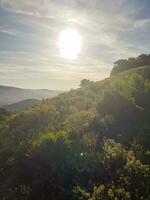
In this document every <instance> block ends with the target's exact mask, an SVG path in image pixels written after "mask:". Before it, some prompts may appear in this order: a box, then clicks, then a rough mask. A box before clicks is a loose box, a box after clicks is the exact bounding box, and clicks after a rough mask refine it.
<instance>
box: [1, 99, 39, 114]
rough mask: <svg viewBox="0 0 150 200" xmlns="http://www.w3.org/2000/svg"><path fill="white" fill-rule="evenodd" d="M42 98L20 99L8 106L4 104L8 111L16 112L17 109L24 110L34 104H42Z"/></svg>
mask: <svg viewBox="0 0 150 200" xmlns="http://www.w3.org/2000/svg"><path fill="white" fill-rule="evenodd" d="M40 102H41V101H40V100H37V99H26V100H23V101H19V102H18V103H14V104H10V105H7V106H4V108H5V109H6V110H8V111H12V112H16V111H22V110H25V109H27V108H31V107H32V106H33V105H38V104H40Z"/></svg>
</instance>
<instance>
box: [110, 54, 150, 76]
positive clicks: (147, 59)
mask: <svg viewBox="0 0 150 200" xmlns="http://www.w3.org/2000/svg"><path fill="white" fill-rule="evenodd" d="M141 66H150V55H146V54H142V55H140V56H138V57H137V58H128V59H121V60H118V61H116V62H115V63H114V67H113V69H112V71H111V75H115V74H117V73H119V72H122V71H125V70H129V69H132V68H137V67H141Z"/></svg>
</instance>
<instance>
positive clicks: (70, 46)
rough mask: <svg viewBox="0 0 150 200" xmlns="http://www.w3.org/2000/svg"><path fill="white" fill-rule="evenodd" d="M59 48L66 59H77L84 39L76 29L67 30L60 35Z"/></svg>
mask: <svg viewBox="0 0 150 200" xmlns="http://www.w3.org/2000/svg"><path fill="white" fill-rule="evenodd" d="M58 46H59V49H60V54H61V56H62V57H64V58H68V59H76V58H77V57H78V55H79V53H80V52H81V46H82V37H81V35H80V34H79V33H78V32H77V31H76V30H74V29H66V30H64V31H62V32H61V33H60V36H59V41H58Z"/></svg>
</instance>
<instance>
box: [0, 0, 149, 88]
mask: <svg viewBox="0 0 150 200" xmlns="http://www.w3.org/2000/svg"><path fill="white" fill-rule="evenodd" d="M149 11H150V0H92V1H91V0H36V1H31V0H26V1H23V0H0V85H12V86H17V87H23V88H48V89H61V90H68V89H70V88H75V87H77V86H78V85H79V82H80V80H82V79H83V78H88V79H90V80H101V79H104V78H105V77H108V76H109V73H110V70H111V68H112V66H113V62H114V61H116V60H117V59H120V58H127V57H133V56H137V55H139V54H141V53H150V51H149V50H150V42H149V39H150V12H149ZM66 28H73V29H76V30H77V31H78V32H79V33H80V34H81V36H82V38H83V45H82V51H81V54H80V56H79V57H78V59H75V60H71V59H65V58H62V57H61V56H60V52H59V49H58V45H57V43H58V38H59V34H60V33H61V31H63V30H65V29H66Z"/></svg>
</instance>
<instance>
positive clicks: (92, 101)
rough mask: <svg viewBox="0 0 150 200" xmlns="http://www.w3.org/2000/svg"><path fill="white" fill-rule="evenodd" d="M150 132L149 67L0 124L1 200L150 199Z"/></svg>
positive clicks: (92, 85) (62, 96)
mask: <svg viewBox="0 0 150 200" xmlns="http://www.w3.org/2000/svg"><path fill="white" fill-rule="evenodd" d="M149 131H150V68H149V67H141V68H136V69H133V70H128V71H124V72H121V73H118V74H116V75H115V76H111V77H110V78H107V79H105V80H103V81H99V82H90V81H87V82H86V83H85V84H84V85H81V87H80V88H79V89H76V90H71V91H70V92H66V93H62V94H59V95H58V96H57V97H54V98H52V99H47V100H44V101H42V103H41V104H40V105H39V106H36V107H33V108H31V109H28V110H25V111H24V112H21V113H18V114H13V115H11V116H10V117H7V119H6V120H5V122H4V123H2V124H1V125H0V157H1V162H0V169H1V170H0V191H1V193H0V199H5V200H9V199H12V200H13V199H17V200H19V199H22V200H32V199H36V200H38V199H39V200H66V199H73V200H80V199H84V200H100V199H103V200H104V199H106V200H133V199H134V200H139V199H144V200H148V199H149V197H150V196H149V190H150V151H149V150H150V142H149V141H150V135H149Z"/></svg>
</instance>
